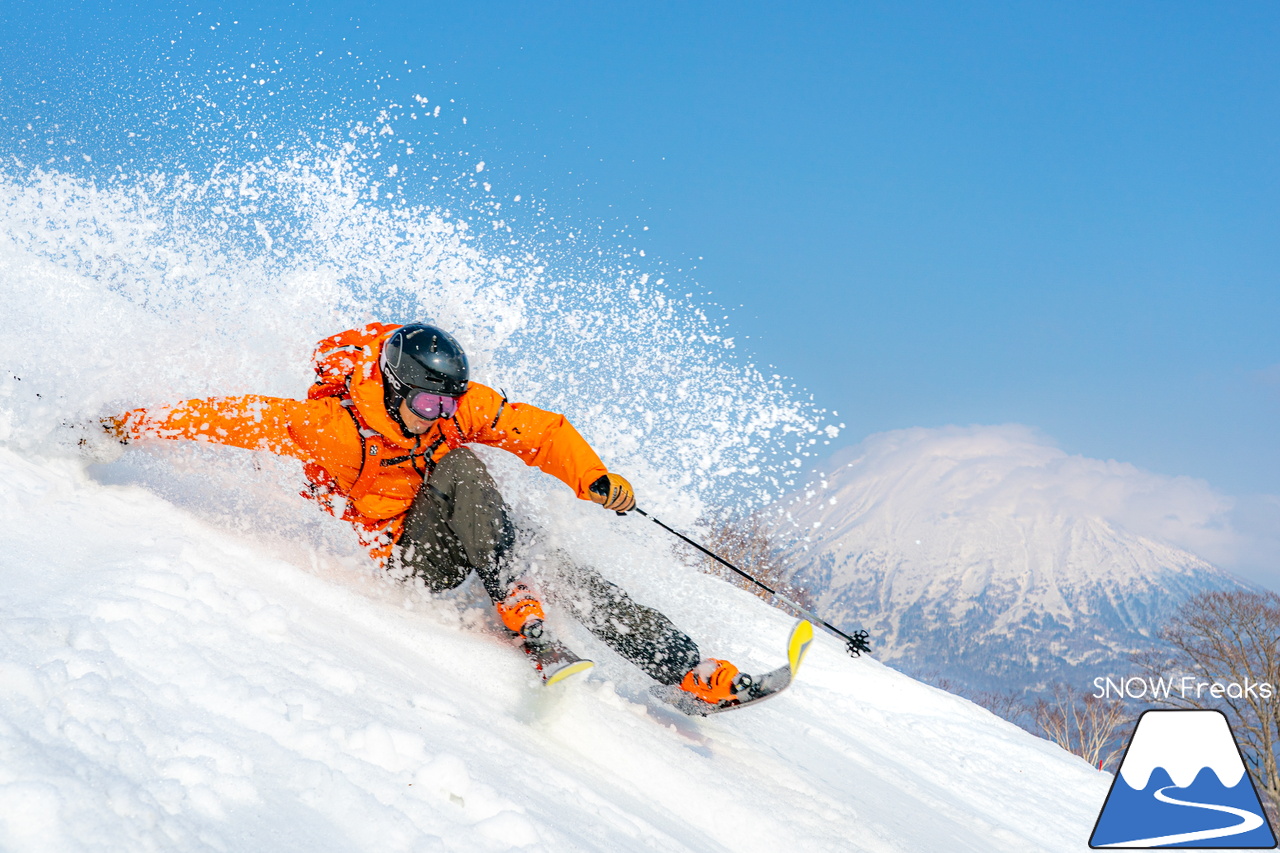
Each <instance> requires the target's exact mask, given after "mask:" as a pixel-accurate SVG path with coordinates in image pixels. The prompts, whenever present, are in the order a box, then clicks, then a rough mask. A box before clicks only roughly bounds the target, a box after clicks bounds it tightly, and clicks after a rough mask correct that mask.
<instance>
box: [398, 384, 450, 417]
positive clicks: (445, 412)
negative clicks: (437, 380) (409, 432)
mask: <svg viewBox="0 0 1280 853" xmlns="http://www.w3.org/2000/svg"><path fill="white" fill-rule="evenodd" d="M404 399H405V402H406V403H408V404H409V411H411V412H413V413H414V414H415V415H417V416H418V417H420V418H422V419H423V420H425V421H434V420H435V419H436V418H451V417H453V413H454V412H456V411H458V398H457V397H446V396H444V395H443V394H432V393H431V392H430V391H417V390H411V391H410V392H409V393H408V394H407V395H406V396H405V398H404Z"/></svg>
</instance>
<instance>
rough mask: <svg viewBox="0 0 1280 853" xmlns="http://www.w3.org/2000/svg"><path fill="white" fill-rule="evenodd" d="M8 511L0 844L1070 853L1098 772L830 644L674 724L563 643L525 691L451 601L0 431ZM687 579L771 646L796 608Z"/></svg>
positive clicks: (0, 595) (517, 659)
mask: <svg viewBox="0 0 1280 853" xmlns="http://www.w3.org/2000/svg"><path fill="white" fill-rule="evenodd" d="M0 508H2V510H3V518H4V524H3V529H2V530H0V537H2V542H3V547H0V566H2V567H3V583H2V584H0V644H2V646H3V648H4V650H5V651H4V654H3V657H2V658H0V849H3V850H5V851H11V853H25V851H40V853H59V851H119V850H130V851H265V850H270V851H295V850H296V851H308V853H314V851H363V850H369V851H372V850H378V851H490V850H493V851H499V850H544V851H573V850H583V851H597V850H609V851H644V850H662V851H683V850H688V851H707V850H730V849H732V850H737V851H776V850H782V849H786V850H797V851H810V850H812V851H819V850H837V849H838V850H849V851H876V852H877V853H879V852H880V851H932V850H944V849H945V850H948V851H983V853H988V852H989V851H1003V850H1007V851H1017V853H1024V851H1027V850H1079V849H1083V847H1084V845H1085V844H1086V843H1087V838H1088V835H1089V832H1090V829H1091V827H1092V824H1093V821H1094V818H1095V817H1096V814H1097V811H1098V808H1099V807H1100V805H1101V803H1102V802H1103V799H1104V798H1105V796H1106V792H1107V789H1108V786H1109V781H1110V777H1109V776H1107V775H1106V774H1102V773H1099V772H1097V771H1095V770H1093V769H1092V768H1090V767H1089V766H1087V765H1086V764H1085V763H1084V762H1083V761H1081V760H1079V759H1077V758H1075V757H1073V756H1071V755H1069V754H1067V753H1065V752H1063V751H1061V750H1059V749H1058V748H1057V747H1055V746H1053V745H1051V744H1049V743H1047V742H1046V741H1043V740H1039V739H1037V738H1034V737H1032V736H1030V735H1028V734H1026V733H1025V732H1022V731H1021V730H1019V729H1017V728H1015V727H1013V726H1012V725H1009V724H1007V723H1005V722H1003V721H1001V720H999V719H997V718H996V717H994V716H992V715H990V714H988V713H987V712H985V711H983V710H981V709H979V708H978V707H976V706H974V705H972V704H970V703H968V702H966V701H964V700H961V699H959V698H957V697H954V696H951V695H949V694H946V693H943V692H941V691H938V690H935V689H933V688H929V687H926V686H924V685H921V684H919V683H917V682H915V681H912V680H910V679H908V678H906V677H905V676H903V675H900V674H899V673H896V672H894V671H893V670H890V669H888V668H886V667H884V666H881V665H880V664H878V663H876V662H874V661H870V660H865V659H864V660H859V661H854V660H850V659H849V658H847V657H846V656H844V655H843V653H842V651H841V649H840V646H839V644H838V643H836V642H834V641H832V640H831V639H830V638H826V637H825V636H820V637H819V638H818V639H817V641H816V642H815V644H814V647H813V648H812V650H811V652H810V654H809V656H808V659H807V660H806V664H805V668H804V671H803V673H802V674H801V678H800V681H799V682H798V683H797V684H796V685H795V686H794V687H793V688H792V689H791V690H790V691H789V692H788V693H787V694H786V695H785V696H781V697H779V698H778V699H777V700H776V701H773V702H770V703H767V704H766V705H763V706H761V707H760V708H757V709H751V710H750V711H742V712H740V713H732V714H725V715H722V716H720V717H718V718H709V719H705V720H692V719H687V718H684V717H683V716H681V715H679V714H677V713H675V712H673V711H671V710H670V709H667V708H665V707H662V706H661V705H660V703H656V702H646V701H644V693H645V690H646V688H647V684H646V682H645V679H644V678H643V676H640V675H639V674H638V673H636V672H635V671H634V670H630V669H628V668H626V667H620V666H617V665H614V664H611V663H610V662H609V660H610V659H609V656H608V654H607V653H604V652H603V650H602V649H601V648H600V647H599V645H598V644H594V643H593V642H592V641H590V640H587V639H583V638H582V635H580V634H574V638H575V639H574V644H575V645H577V646H579V647H580V650H581V651H583V652H586V653H588V654H590V655H592V656H596V657H597V658H598V659H599V660H600V661H601V662H602V665H601V666H600V667H598V671H599V673H600V674H599V675H596V676H593V677H590V678H586V679H578V680H577V681H574V682H570V683H567V684H565V685H563V686H562V688H550V689H547V690H545V691H544V690H542V689H540V688H539V686H538V685H537V683H536V678H535V676H534V675H533V673H532V671H531V670H530V668H529V666H528V664H527V663H526V662H525V660H524V659H523V656H522V655H520V654H519V653H518V652H517V651H516V650H514V649H513V648H511V647H510V646H509V645H507V643H506V642H505V641H504V640H502V639H501V638H499V636H498V634H497V631H496V628H495V627H494V626H495V625H496V623H495V622H494V621H492V620H491V618H490V617H489V615H488V614H487V613H484V612H479V613H478V612H476V611H474V610H470V609H468V605H467V600H466V599H465V597H460V598H452V599H450V598H447V597H446V598H442V599H435V600H433V599H431V598H430V597H428V596H426V595H424V594H423V593H421V592H419V591H416V590H413V589H410V588H406V587H403V586H399V585H396V584H394V583H391V582H389V581H387V580H385V579H382V578H378V577H376V576H375V575H374V574H373V573H372V572H371V571H369V570H368V568H367V567H364V566H358V565H355V564H354V563H353V562H343V561H342V560H341V559H337V558H334V559H332V560H327V561H326V560H323V559H317V558H315V557H314V555H313V556H312V558H311V559H310V560H308V559H307V558H306V557H304V556H299V557H298V558H297V559H296V560H290V559H282V558H281V557H279V556H274V555H272V554H270V553H269V549H267V548H265V547H264V545H263V544H262V542H261V541H260V540H259V539H256V538H255V537H254V535H251V534H243V533H235V532H232V531H228V530H225V529H219V528H218V527H216V526H215V525H213V524H211V523H210V522H209V521H207V520H203V519H201V518H200V517H198V516H197V515H194V514H193V513H192V511H190V510H188V509H183V508H179V507H176V506H174V505H173V504H171V503H168V502H167V501H165V500H163V499H161V498H160V497H158V496H156V495H154V494H153V493H151V492H149V491H147V490H146V489H145V488H142V487H140V486H117V485H103V484H102V483H100V482H98V481H96V480H94V479H93V478H92V476H89V475H88V474H87V473H86V471H85V470H84V469H83V468H82V467H80V466H79V465H78V464H76V463H74V462H71V461H68V460H59V459H51V460H45V459H41V458H37V457H32V456H30V455H24V456H20V455H17V454H15V453H14V452H12V451H10V450H9V449H6V448H4V447H0ZM705 583H706V584H707V588H708V589H710V590H711V592H712V594H713V595H715V596H718V600H719V601H720V602H722V603H723V604H724V605H725V606H726V607H729V608H731V609H733V610H735V611H738V613H739V614H740V615H741V616H742V621H744V622H749V623H751V624H754V625H756V626H758V628H757V633H758V636H757V637H755V638H754V642H753V643H752V645H753V646H759V647H760V650H759V656H760V657H761V658H766V659H767V658H770V657H771V656H772V657H777V656H779V655H780V654H781V653H782V645H783V642H784V638H785V637H786V634H787V631H788V629H789V625H790V620H788V618H787V617H785V616H783V615H782V614H779V613H777V612H776V611H774V610H771V609H769V608H767V607H765V606H764V605H763V604H762V603H761V602H759V601H758V600H757V599H755V598H753V597H751V596H749V595H747V594H745V593H742V592H740V591H738V590H736V589H732V588H730V587H728V586H727V585H724V584H720V583H719V582H717V581H714V580H712V579H710V578H707V579H705ZM704 618H710V617H704ZM734 624H737V623H734ZM688 627H689V628H690V629H692V630H694V631H695V633H697V632H698V631H699V630H701V631H704V632H705V631H706V630H708V628H709V627H710V626H709V625H705V624H704V625H697V624H690V625H689V626H688Z"/></svg>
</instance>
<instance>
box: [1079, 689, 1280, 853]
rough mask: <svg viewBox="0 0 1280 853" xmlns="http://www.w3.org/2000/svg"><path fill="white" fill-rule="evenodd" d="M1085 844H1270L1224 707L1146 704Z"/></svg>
mask: <svg viewBox="0 0 1280 853" xmlns="http://www.w3.org/2000/svg"><path fill="white" fill-rule="evenodd" d="M1089 846H1090V847H1092V848H1094V849H1098V848H1129V849H1134V848H1137V849H1151V848H1156V847H1195V848H1198V849H1204V848H1223V847H1226V848H1231V849H1234V850H1239V849H1251V850H1261V849H1270V848H1273V847H1275V846H1276V837H1275V834H1274V833H1273V832H1272V831H1271V824H1270V822H1269V821H1268V820H1267V814H1266V812H1265V811H1263V809H1262V803H1261V802H1259V800H1258V792H1257V791H1256V790H1255V789H1254V787H1253V780H1252V779H1250V778H1249V774H1248V773H1246V772H1245V767H1244V759H1243V758H1242V757H1241V755H1240V746H1239V744H1237V743H1236V739H1235V736H1234V735H1232V734H1231V726H1229V725H1228V724H1227V718H1226V716H1224V715H1223V713H1222V712H1221V711H1146V712H1144V713H1143V715H1142V716H1141V717H1140V718H1139V719H1138V726H1137V728H1136V729H1134V732H1133V739H1132V740H1130V741H1129V748H1128V749H1126V750H1125V753H1124V759H1123V760H1122V761H1121V762H1120V772H1118V773H1116V778H1115V781H1114V782H1112V783H1111V791H1110V792H1109V793H1108V794H1107V801H1106V802H1105V803H1103V805H1102V811H1101V813H1099V814H1098V822H1097V823H1096V824H1095V825H1094V827H1093V835H1092V837H1090V839H1089Z"/></svg>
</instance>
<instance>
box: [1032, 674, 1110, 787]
mask: <svg viewBox="0 0 1280 853" xmlns="http://www.w3.org/2000/svg"><path fill="white" fill-rule="evenodd" d="M1031 717H1032V719H1033V720H1034V721H1035V725H1036V727H1037V728H1038V729H1039V730H1040V732H1041V733H1042V734H1043V736H1044V737H1045V738H1047V739H1049V740H1051V741H1053V742H1054V743H1056V744H1057V745H1058V746H1060V747H1062V748H1063V749H1065V750H1066V751H1067V752H1070V753H1073V754H1075V755H1078V756H1080V757H1081V758H1083V759H1084V760H1085V761H1087V762H1089V763H1090V764H1092V765H1093V766H1094V767H1097V768H1099V769H1102V770H1107V769H1110V767H1111V765H1112V764H1113V763H1114V762H1115V761H1116V760H1117V759H1119V757H1120V755H1121V754H1122V753H1123V752H1124V738H1123V737H1121V734H1122V732H1123V729H1124V728H1125V727H1126V724H1127V723H1129V722H1130V721H1131V718H1130V715H1129V713H1128V712H1127V711H1126V710H1125V706H1124V702H1121V701H1120V700H1117V699H1103V698H1100V697H1098V696H1096V695H1094V694H1092V693H1087V692H1082V691H1076V690H1073V689H1072V688H1070V687H1068V686H1067V685H1065V684H1059V685H1057V686H1055V687H1054V689H1053V692H1052V694H1051V695H1050V698H1047V699H1046V698H1044V697H1041V698H1039V699H1037V700H1036V701H1035V703H1034V704H1033V705H1032V708H1031Z"/></svg>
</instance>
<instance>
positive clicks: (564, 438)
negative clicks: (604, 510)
mask: <svg viewBox="0 0 1280 853" xmlns="http://www.w3.org/2000/svg"><path fill="white" fill-rule="evenodd" d="M457 421H458V425H459V427H461V429H462V434H463V439H464V440H465V441H468V442H475V443H477V444H488V445H491V446H493V447H501V448H502V449H503V450H507V451H510V452H511V453H514V454H515V455H516V456H519V457H520V458H521V459H523V460H524V463H525V464H526V465H532V466H534V467H536V468H540V469H541V470H543V471H545V472H546V473H548V474H550V475H551V476H553V477H555V478H557V479H559V480H560V481H561V482H563V483H564V484H565V485H567V486H568V487H569V488H571V489H573V491H574V493H575V494H577V496H578V497H580V498H582V499H583V500H590V499H591V493H590V488H591V484H592V483H594V482H595V481H596V480H598V479H599V478H600V477H602V476H603V475H605V474H607V473H608V469H607V468H605V466H604V463H603V462H601V461H600V457H599V456H598V455H596V452H595V451H594V450H592V449H591V445H590V444H588V443H587V440H586V439H585V438H583V437H582V435H581V434H580V433H579V432H578V431H577V430H576V429H574V427H573V424H571V423H569V421H568V419H567V418H565V416H564V415H558V414H556V413H555V412H548V411H545V410H543V409H539V408H537V407H536V406H530V405H528V404H526V403H510V402H507V401H506V400H504V399H503V398H502V397H501V396H500V395H499V394H498V393H497V392H496V391H494V390H493V389H492V388H488V387H486V386H484V385H480V384H479V383H472V387H471V390H470V391H468V392H467V394H466V395H465V396H464V397H463V398H462V400H461V404H460V405H459V407H458V415H457Z"/></svg>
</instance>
